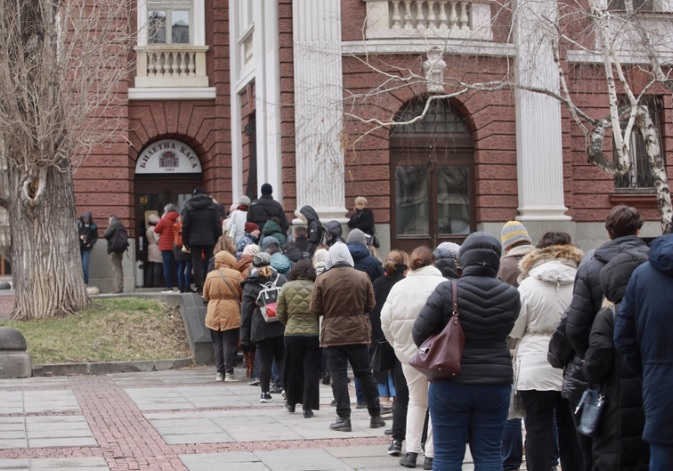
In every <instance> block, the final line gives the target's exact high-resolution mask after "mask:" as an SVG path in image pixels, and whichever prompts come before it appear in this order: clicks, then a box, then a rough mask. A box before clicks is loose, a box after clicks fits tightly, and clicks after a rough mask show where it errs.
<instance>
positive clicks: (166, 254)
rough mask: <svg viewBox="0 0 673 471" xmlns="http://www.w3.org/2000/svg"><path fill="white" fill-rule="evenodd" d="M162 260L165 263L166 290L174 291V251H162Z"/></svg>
mask: <svg viewBox="0 0 673 471" xmlns="http://www.w3.org/2000/svg"><path fill="white" fill-rule="evenodd" d="M161 260H162V261H163V262H164V280H165V281H166V288H168V289H173V262H174V261H175V257H173V250H162V251H161Z"/></svg>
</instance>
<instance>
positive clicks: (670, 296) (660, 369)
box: [614, 234, 673, 471]
mask: <svg viewBox="0 0 673 471" xmlns="http://www.w3.org/2000/svg"><path fill="white" fill-rule="evenodd" d="M671 288H673V235H671V234H669V235H666V236H663V237H659V238H657V239H655V240H654V241H652V244H651V245H650V254H649V261H648V262H647V263H644V264H642V265H640V266H639V267H638V268H636V270H635V271H634V272H633V275H632V276H631V279H630V280H629V284H628V285H627V287H626V294H625V295H624V298H623V299H622V302H621V304H620V305H619V312H618V314H617V317H616V319H615V335H614V341H615V348H616V349H617V351H619V352H620V353H621V354H622V357H623V358H624V363H626V366H627V367H628V368H629V369H630V370H631V371H632V372H633V373H634V374H636V375H637V376H638V377H642V384H643V386H642V393H643V407H644V409H645V427H644V429H643V440H645V441H646V442H647V443H649V445H650V470H651V471H660V470H668V469H671V464H672V463H673V427H672V426H671V424H673V395H672V394H671V391H673V374H671V371H672V370H673V341H672V340H671V339H673V322H671V318H672V317H671V306H672V305H673V289H671Z"/></svg>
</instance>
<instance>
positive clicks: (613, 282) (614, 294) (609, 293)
mask: <svg viewBox="0 0 673 471" xmlns="http://www.w3.org/2000/svg"><path fill="white" fill-rule="evenodd" d="M669 249H670V247H669ZM650 254H651V252H650ZM645 262H647V255H645V254H644V253H642V252H624V253H620V254H619V255H615V256H614V257H612V259H611V260H610V261H609V262H608V263H607V264H606V265H605V266H604V267H603V268H602V269H601V274H600V282H601V289H602V290H603V294H604V295H605V297H606V298H607V299H608V301H610V302H612V303H614V304H619V303H620V302H621V301H622V298H623V297H624V293H626V286H627V285H628V284H629V280H630V279H631V274H632V273H633V270H635V269H636V267H637V266H638V265H640V264H641V263H645Z"/></svg>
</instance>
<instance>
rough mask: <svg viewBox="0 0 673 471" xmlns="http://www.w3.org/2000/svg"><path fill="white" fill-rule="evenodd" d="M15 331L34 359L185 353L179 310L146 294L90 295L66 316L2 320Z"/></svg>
mask: <svg viewBox="0 0 673 471" xmlns="http://www.w3.org/2000/svg"><path fill="white" fill-rule="evenodd" d="M0 326H5V327H14V328H15V329H17V330H19V331H20V332H21V333H22V334H23V336H24V337H25V339H26V343H27V344H28V353H29V354H30V355H31V357H32V360H33V363H35V364H49V363H82V362H101V361H137V360H164V359H172V358H189V357H191V356H192V353H191V351H190V349H189V343H188V341H187V335H186V333H185V327H184V324H183V322H182V316H181V315H180V310H179V309H178V308H177V307H173V306H169V305H167V304H164V303H162V302H161V301H156V300H152V299H143V298H108V299H96V300H94V301H93V303H92V305H91V307H90V308H89V309H87V310H86V311H82V312H78V313H77V314H74V315H72V316H69V317H65V318H59V319H46V320H35V321H5V322H0Z"/></svg>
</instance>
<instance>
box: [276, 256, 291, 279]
mask: <svg viewBox="0 0 673 471" xmlns="http://www.w3.org/2000/svg"><path fill="white" fill-rule="evenodd" d="M271 267H272V268H273V269H274V270H276V271H277V272H278V273H280V274H282V275H287V274H288V273H289V272H290V269H291V268H292V262H291V261H290V259H289V258H287V256H285V255H283V254H282V253H275V254H273V255H272V256H271Z"/></svg>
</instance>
